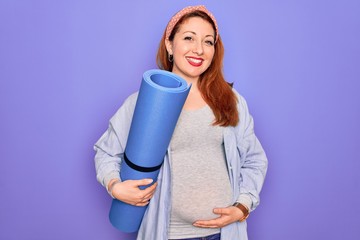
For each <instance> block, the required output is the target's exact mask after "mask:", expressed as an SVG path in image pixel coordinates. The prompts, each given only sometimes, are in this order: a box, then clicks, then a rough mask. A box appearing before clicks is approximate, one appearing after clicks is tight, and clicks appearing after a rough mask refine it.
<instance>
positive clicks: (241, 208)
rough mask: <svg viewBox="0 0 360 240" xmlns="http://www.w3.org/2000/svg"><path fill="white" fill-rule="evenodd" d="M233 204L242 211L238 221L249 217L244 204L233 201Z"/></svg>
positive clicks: (248, 211)
mask: <svg viewBox="0 0 360 240" xmlns="http://www.w3.org/2000/svg"><path fill="white" fill-rule="evenodd" d="M233 206H234V207H236V208H238V209H240V211H241V212H242V213H243V216H242V217H241V218H240V219H239V222H242V221H244V220H245V219H247V218H248V217H249V215H250V210H249V208H248V207H247V206H246V205H245V204H242V203H239V202H235V203H234V204H233Z"/></svg>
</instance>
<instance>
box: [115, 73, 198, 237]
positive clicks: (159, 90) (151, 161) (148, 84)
mask: <svg viewBox="0 0 360 240" xmlns="http://www.w3.org/2000/svg"><path fill="white" fill-rule="evenodd" d="M190 88H191V86H189V85H188V84H187V83H186V81H185V80H184V79H182V78H181V77H179V76H178V75H175V74H174V73H171V72H168V71H164V70H159V69H152V70H148V71H146V72H145V73H144V74H143V79H142V82H141V86H140V90H139V95H138V99H137V102H136V106H135V111H134V116H133V119H132V122H131V126H130V131H129V136H128V140H127V144H126V148H125V160H124V161H122V162H121V173H120V178H121V180H122V181H125V180H129V179H132V180H139V179H143V178H152V179H153V180H154V182H155V181H156V180H157V176H158V174H159V169H160V167H161V164H162V162H163V160H164V156H165V154H166V151H167V148H168V146H169V143H170V140H171V136H172V134H173V132H174V129H175V126H176V122H177V120H178V118H179V115H180V113H181V110H182V107H183V105H184V103H185V100H186V98H187V96H188V93H189V91H190ZM146 208H147V207H146V206H145V207H138V206H133V205H129V204H127V203H124V202H121V201H119V200H117V199H114V200H113V202H112V205H111V209H110V214H109V218H110V222H111V223H112V225H113V226H114V227H116V228H117V229H119V230H120V231H123V232H136V231H138V229H139V227H140V224H141V221H142V218H143V216H144V213H145V211H146Z"/></svg>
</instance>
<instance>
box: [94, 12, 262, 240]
mask: <svg viewBox="0 0 360 240" xmlns="http://www.w3.org/2000/svg"><path fill="white" fill-rule="evenodd" d="M223 55H224V48H223V44H222V41H221V37H220V34H219V29H218V25H217V22H216V19H215V17H214V16H213V14H212V13H210V12H209V11H208V10H207V9H206V7H205V6H202V5H200V6H189V7H186V8H184V9H182V10H180V11H179V12H177V13H176V14H175V15H174V16H173V17H172V18H171V19H170V21H169V23H168V25H167V27H166V29H165V31H164V35H163V37H162V39H161V41H160V44H159V49H158V54H157V64H158V66H159V68H160V69H163V70H167V71H171V72H173V73H175V74H177V75H179V76H180V77H182V78H183V79H185V80H186V82H187V83H189V84H192V87H191V90H190V92H189V95H188V97H187V99H186V102H185V104H184V107H183V109H182V111H181V114H180V117H179V119H178V122H177V125H176V128H175V131H174V133H173V135H172V139H171V142H170V145H169V146H168V151H167V154H166V156H165V158H164V162H163V165H162V167H161V170H160V173H159V177H158V179H159V180H158V181H157V182H156V183H155V184H153V185H151V186H150V187H147V188H145V189H140V188H139V187H141V186H146V185H148V184H149V183H150V182H151V181H152V180H150V179H142V180H126V181H122V180H121V179H120V177H119V172H120V171H121V169H120V162H121V161H123V159H122V156H123V153H124V149H125V146H123V144H122V143H123V142H126V139H121V138H124V136H126V134H124V133H127V132H128V131H129V124H128V123H129V122H130V121H131V119H132V114H133V111H134V108H135V103H136V99H137V93H134V94H132V95H131V96H129V97H128V98H127V100H126V101H125V102H124V103H123V105H122V106H121V108H120V109H119V110H118V111H117V112H116V114H115V115H114V116H113V117H112V118H111V120H110V125H109V129H108V130H107V132H106V133H104V135H103V136H102V137H101V138H100V139H99V140H98V142H97V143H96V144H95V150H96V156H95V165H96V172H97V179H98V181H99V182H100V183H101V184H102V185H103V186H104V187H106V189H107V190H108V192H109V194H110V195H111V196H113V197H114V198H116V199H118V200H120V201H123V202H125V203H128V204H131V205H135V206H146V205H148V208H147V211H146V213H145V215H144V218H143V220H142V223H141V226H140V229H139V231H138V235H137V239H138V240H140V239H141V240H142V239H143V240H145V239H146V240H168V239H188V240H189V239H192V240H194V239H207V240H216V239H222V240H234V239H239V240H246V239H248V238H247V230H246V218H247V217H248V216H249V215H250V212H251V211H253V210H255V208H256V207H257V206H258V205H259V194H260V191H261V188H262V185H263V182H264V179H265V175H266V171H267V158H266V155H265V152H264V150H263V148H262V146H261V144H260V142H259V140H258V138H257V137H256V135H255V132H254V125H253V119H252V117H251V115H250V113H249V110H248V107H247V104H246V101H245V100H244V98H243V97H242V96H241V95H240V94H239V93H238V92H237V91H236V90H235V89H233V88H232V85H231V84H229V83H227V82H226V80H225V79H224V76H223V70H222V62H223Z"/></svg>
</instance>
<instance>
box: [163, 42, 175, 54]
mask: <svg viewBox="0 0 360 240" xmlns="http://www.w3.org/2000/svg"><path fill="white" fill-rule="evenodd" d="M165 47H166V51H167V52H168V54H169V55H172V54H173V51H172V43H171V41H170V40H169V39H165Z"/></svg>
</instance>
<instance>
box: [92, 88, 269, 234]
mask: <svg viewBox="0 0 360 240" xmlns="http://www.w3.org/2000/svg"><path fill="white" fill-rule="evenodd" d="M234 91H235V90H234ZM235 93H236V95H237V96H238V110H239V117H240V121H239V124H238V125H237V126H236V127H225V128H224V146H225V155H226V160H227V167H228V170H229V177H230V181H231V186H232V191H233V196H232V197H233V202H235V201H237V199H238V197H239V195H240V194H246V195H248V196H249V197H250V198H251V201H252V205H251V209H250V210H251V211H253V210H254V209H255V208H256V207H257V206H258V205H259V193H260V190H261V188H262V185H263V182H264V179H265V175H266V171H267V163H268V162H267V158H266V155H265V152H264V150H263V148H262V146H261V144H260V142H259V141H258V139H257V137H256V136H255V133H254V123H253V119H252V117H251V115H250V114H249V111H248V107H247V104H246V101H245V99H244V98H243V97H242V96H241V95H239V94H238V93H237V92H236V91H235ZM136 99H137V93H134V94H132V95H131V96H130V97H128V98H127V99H126V101H125V102H124V104H123V105H122V106H121V107H120V108H119V110H118V111H117V112H116V114H115V115H114V116H113V117H112V118H111V119H110V124H109V128H108V130H107V131H106V132H105V133H104V134H103V135H102V137H101V138H100V139H99V140H98V141H97V143H96V144H95V147H94V149H95V150H96V155H95V167H96V174H97V179H98V181H99V182H100V183H101V184H102V185H103V186H105V187H107V185H108V182H109V181H110V180H111V179H112V178H119V172H120V161H121V160H122V158H123V153H124V150H125V146H126V141H127V137H128V132H129V129H130V124H131V119H132V116H133V112H134V108H135V104H136ZM169 152H170V151H168V153H167V154H166V156H165V158H164V163H163V165H162V167H161V170H160V173H159V176H158V180H157V181H158V186H157V188H156V191H155V194H154V196H153V198H152V199H151V201H150V203H149V205H148V208H147V210H146V212H145V215H144V218H143V221H142V223H141V226H140V229H139V232H138V236H137V240H167V239H168V237H167V228H168V226H169V221H170V208H171V199H170V198H171V194H170V193H171V174H170V172H171V171H170V166H171V155H170V154H169ZM221 239H222V240H234V239H239V240H247V239H248V238H247V230H246V221H243V222H236V223H233V224H230V225H227V226H225V227H223V228H221Z"/></svg>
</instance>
